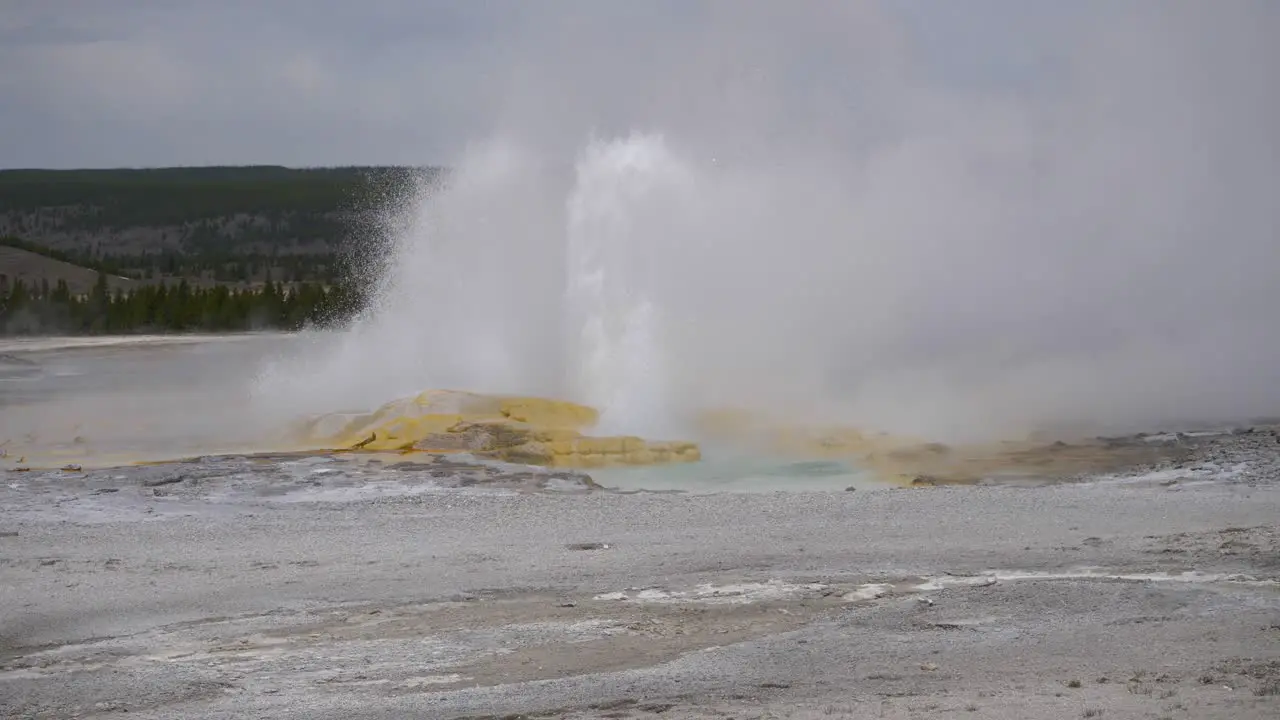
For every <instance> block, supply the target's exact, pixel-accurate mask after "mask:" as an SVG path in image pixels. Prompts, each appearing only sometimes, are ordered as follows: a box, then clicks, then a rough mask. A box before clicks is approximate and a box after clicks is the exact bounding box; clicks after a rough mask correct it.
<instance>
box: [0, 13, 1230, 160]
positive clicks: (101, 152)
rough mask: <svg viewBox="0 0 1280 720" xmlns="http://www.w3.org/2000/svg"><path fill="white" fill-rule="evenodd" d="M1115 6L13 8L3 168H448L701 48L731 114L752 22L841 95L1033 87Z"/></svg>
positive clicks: (673, 74) (677, 64)
mask: <svg viewBox="0 0 1280 720" xmlns="http://www.w3.org/2000/svg"><path fill="white" fill-rule="evenodd" d="M1241 1H1247V0H1241ZM1141 2H1147V0H1132V2H1131V3H1130V4H1134V3H1141ZM1231 2H1233V0H1227V4H1230V3H1231ZM1120 4H1122V5H1123V4H1125V3H1120ZM1148 4H1149V2H1148ZM1107 6H1108V4H1107V3H1104V2H1098V0H1080V1H1077V2H1070V3H1067V2H1059V1H1058V0H965V1H964V2H954V1H952V0H883V1H881V2H875V1H874V0H873V1H868V2H853V1H852V0H850V1H849V2H820V1H809V2H788V3H785V4H784V3H782V2H777V3H768V2H755V3H752V2H749V1H744V2H718V3H717V2H693V1H690V2H684V1H680V0H647V1H644V2H620V1H617V2H615V1H611V0H542V1H540V2H516V1H515V0H507V1H503V0H368V1H367V2H360V3H355V2H349V1H348V0H220V1H218V2H207V1H204V0H110V1H102V0H0V68H3V71H2V72H0V98H3V101H0V137H2V138H4V141H3V142H0V167H99V166H154V165H173V164H213V163H225V164H236V163H279V164H287V165H317V164H369V163H439V162H446V161H448V160H449V159H450V158H452V157H454V156H455V155H456V154H457V152H458V148H459V147H460V146H461V145H462V144H463V143H465V142H466V141H468V140H469V139H473V138H474V137H475V136H477V135H479V134H483V133H484V132H487V131H489V130H492V129H494V128H495V126H499V125H502V124H504V123H508V124H511V123H529V124H534V123H536V122H537V121H538V120H539V115H540V114H539V113H538V112H536V110H537V108H538V106H539V105H540V104H542V103H550V104H552V105H555V104H557V103H564V102H565V101H566V98H565V95H566V93H567V94H569V95H573V96H574V101H573V102H571V103H570V104H571V105H572V107H573V108H574V109H575V111H576V112H577V115H578V116H579V117H581V118H582V119H583V120H584V122H587V124H593V125H594V124H598V123H601V122H606V123H607V122H614V123H621V124H625V123H626V122H627V121H626V120H625V119H624V118H625V117H626V116H628V115H631V116H634V115H637V114H643V113H637V112H636V108H635V107H634V106H628V104H627V102H626V100H625V99H626V97H627V96H628V95H629V94H630V95H632V96H633V98H634V100H633V102H634V103H635V104H638V105H644V104H646V103H647V104H648V105H650V106H652V105H653V104H654V99H655V96H654V95H652V88H653V86H654V85H666V84H670V85H679V84H681V83H686V82H689V78H684V77H682V76H681V65H682V64H688V63H691V62H695V60H693V59H692V58H694V57H695V56H694V55H693V53H694V52H695V49H698V50H699V54H697V55H696V58H697V59H696V62H697V63H698V64H699V65H700V66H701V67H704V68H705V67H708V66H709V65H712V64H714V66H715V67H716V68H717V72H719V73H720V74H719V75H718V76H717V77H716V79H715V80H714V81H713V80H709V79H707V77H706V76H704V77H703V78H702V80H703V82H701V84H699V82H698V81H697V80H696V79H695V80H693V81H692V84H690V85H689V90H688V92H689V93H690V94H695V93H696V94H697V95H699V96H700V97H701V100H699V101H698V102H701V103H704V104H705V103H712V102H717V101H719V100H723V99H724V98H723V97H720V94H721V93H728V92H729V91H728V90H726V87H727V86H728V84H730V83H731V80H730V79H727V78H732V77H735V76H746V75H749V74H750V73H751V72H753V63H754V62H756V61H757V60H758V56H755V55H754V54H753V52H754V50H756V49H758V47H759V45H760V43H755V44H754V45H753V44H751V43H742V42H723V41H724V39H725V37H734V38H737V39H738V40H741V38H742V37H744V33H743V32H741V30H742V29H743V28H749V27H753V23H754V27H755V29H756V30H762V31H767V32H768V33H770V34H772V35H774V36H773V37H771V38H770V39H769V40H768V44H769V45H770V46H771V47H772V48H774V49H775V50H777V49H778V48H783V49H788V50H795V49H797V48H805V47H806V46H807V45H809V44H810V43H812V42H813V41H814V38H815V37H818V36H825V37H823V38H822V39H821V43H825V44H826V46H828V47H835V48H837V50H838V51H839V52H841V53H844V55H843V57H842V58H841V62H839V63H827V64H824V63H821V62H814V63H813V64H812V65H810V66H809V67H807V69H806V71H805V74H806V76H807V80H808V81H809V82H811V83H813V84H815V85H816V86H820V87H824V88H826V89H827V90H829V92H830V93H832V94H834V95H838V94H840V93H842V92H845V91H846V90H847V89H848V86H849V84H850V82H851V78H853V79H854V80H856V79H858V78H863V79H865V77H866V72H867V70H866V68H867V67H868V66H877V67H879V68H880V70H883V68H884V67H885V66H887V65H889V64H892V63H899V64H900V63H902V62H910V63H911V64H912V68H913V74H912V82H927V83H937V84H940V85H943V86H948V87H956V88H1000V89H1004V90H1011V89H1012V90H1026V89H1027V88H1035V87H1036V86H1037V85H1039V84H1042V83H1046V82H1050V81H1051V79H1052V77H1053V76H1054V73H1055V68H1056V67H1057V66H1058V65H1059V64H1060V62H1061V60H1062V57H1063V56H1064V55H1065V54H1066V53H1067V52H1068V50H1069V46H1070V41H1071V38H1072V37H1074V33H1076V31H1077V30H1079V28H1080V27H1082V26H1085V25H1087V24H1090V23H1093V24H1097V23H1099V22H1103V21H1105V20H1106V19H1107V18H1108V16H1113V15H1117V14H1119V13H1118V12H1117V11H1115V10H1107V9H1106V8H1107ZM765 16H769V17H767V18H766V17H765ZM753 18H754V19H753ZM734 28H736V30H734ZM821 43H820V44H821ZM888 44H894V45H895V47H896V49H895V51H894V53H893V54H892V57H890V55H888V54H886V53H884V52H883V51H882V50H883V48H882V47H881V46H886V45H888ZM858 47H873V48H880V49H879V50H876V51H874V52H872V53H870V54H863V55H858V54H857V53H855V52H851V50H852V49H855V48H858ZM709 57H710V58H714V61H715V62H714V63H708V62H707V58H709ZM857 66H862V67H857ZM646 68H650V69H652V71H651V72H648V73H646V72H645V69H646ZM657 68H661V70H658V69H657ZM860 73H861V74H860ZM881 76H882V75H881ZM628 82H630V83H633V84H634V85H635V92H634V93H630V92H629V91H628V90H627V88H626V87H625V85H626V83H628ZM646 93H650V94H646ZM708 95H710V96H714V97H710V98H708V97H707V96H708ZM671 97H672V95H670V94H667V95H664V98H666V99H667V100H670V99H671ZM695 105H697V103H695ZM699 107H705V105H700V106H699ZM540 118H541V120H542V121H543V122H556V123H563V122H564V119H565V118H564V115H563V114H558V115H555V116H554V117H552V116H548V115H546V114H545V113H542V114H541V116H540ZM588 121H589V122H588Z"/></svg>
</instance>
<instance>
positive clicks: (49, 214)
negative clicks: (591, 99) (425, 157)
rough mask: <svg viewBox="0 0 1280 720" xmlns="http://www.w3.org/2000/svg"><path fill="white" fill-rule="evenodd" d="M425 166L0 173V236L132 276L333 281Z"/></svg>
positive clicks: (431, 172)
mask: <svg viewBox="0 0 1280 720" xmlns="http://www.w3.org/2000/svg"><path fill="white" fill-rule="evenodd" d="M441 172H442V171H441V170H439V169H434V168H422V169H419V168H403V167H347V168H307V169H295V168H284V167H274V166H254V167H199V168H159V169H121V170H0V236H14V237H20V238H22V239H23V240H24V241H27V242H30V243H34V244H37V245H40V246H42V247H45V248H49V249H52V250H55V251H60V252H61V253H63V254H65V255H66V256H68V257H70V258H71V259H72V260H74V261H75V262H77V263H78V264H85V265H88V264H91V263H93V262H97V263H101V264H103V265H104V266H106V267H107V268H108V269H110V270H111V271H113V272H115V273H117V274H121V275H132V276H135V277H143V276H153V275H167V276H173V277H176V276H179V275H188V276H199V277H208V278H210V279H216V280H222V281H253V280H259V281H261V280H263V279H265V277H266V275H267V274H268V272H269V271H274V275H275V276H276V277H277V278H279V277H280V275H281V274H283V275H285V276H286V277H287V278H288V279H292V280H298V281H300V280H306V279H325V280H328V281H332V280H333V279H334V278H335V274H336V271H337V268H336V261H335V257H336V256H338V255H339V254H340V253H341V252H342V251H343V250H344V249H345V248H346V247H348V246H350V244H351V241H352V239H358V238H362V237H364V236H365V235H367V233H368V231H369V230H370V229H371V227H372V224H371V223H372V221H373V219H374V218H375V216H376V214H377V213H378V212H379V210H380V208H382V207H383V206H385V204H386V202H387V201H388V200H389V199H392V198H394V197H395V196H396V195H397V194H398V193H399V192H401V191H402V190H403V189H404V188H406V187H407V186H408V184H409V183H410V182H411V181H412V179H413V178H414V177H415V176H424V177H426V178H428V179H430V178H435V177H438V176H439V175H440V174H441Z"/></svg>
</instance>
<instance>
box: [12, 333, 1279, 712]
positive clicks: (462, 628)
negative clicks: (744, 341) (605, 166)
mask: <svg viewBox="0 0 1280 720" xmlns="http://www.w3.org/2000/svg"><path fill="white" fill-rule="evenodd" d="M135 360H137V358H135ZM11 364H12V365H14V367H17V365H19V364H20V363H16V362H12V363H11ZM54 365H57V363H54ZM48 366H49V357H48V356H44V357H43V361H42V367H46V368H47V367H48ZM59 367H62V366H59ZM28 369H29V366H28ZM64 369H65V367H64ZM13 377H17V374H16V371H14V374H13ZM66 377H71V376H70V375H67V376H66ZM122 377H123V376H122ZM23 382H25V381H23ZM13 384H15V385H16V384H18V381H15V383H13ZM8 392H10V394H11V397H12V396H13V393H14V392H16V391H14V390H13V388H12V387H10V388H9V389H8ZM24 402H28V403H35V400H33V399H32V398H30V397H27V398H26V400H24ZM35 406H36V405H35V404H29V405H27V407H35ZM21 407H24V406H22V405H12V406H8V407H6V408H5V409H4V416H5V418H6V419H7V420H9V421H12V420H13V418H14V417H15V413H14V410H15V409H16V408H21ZM1153 442H1154V443H1165V442H1168V443H1171V444H1172V445H1174V446H1176V447H1178V448H1181V453H1180V455H1179V456H1178V457H1177V458H1175V459H1167V460H1157V461H1156V462H1154V463H1152V464H1147V465H1131V466H1128V467H1123V468H1113V470H1112V471H1110V472H1107V473H1105V474H1093V475H1087V476H1075V477H1072V478H1070V479H1068V480H1067V481H1063V482H1055V483H1049V484H1044V483H1030V484H1028V483H1018V484H1006V483H995V484H980V485H968V486H951V487H946V486H939V487H919V488H893V487H887V486H886V487H883V488H882V489H874V488H869V487H860V488H859V489H857V490H856V491H853V492H846V491H843V490H833V491H824V492H818V491H805V492H798V491H789V492H783V491H778V492H758V491H757V492H751V493H735V492H717V493H705V492H704V493H669V492H661V493H659V492H626V493H623V492H612V491H609V490H606V489H601V488H599V487H598V486H596V485H595V484H594V483H593V482H592V481H591V480H590V479H589V477H588V476H587V475H586V474H584V473H583V472H581V471H572V470H549V469H542V468H533V467H527V466H518V465H504V464H497V463H490V464H481V463H478V462H476V461H473V460H470V459H468V458H467V457H466V456H461V457H459V456H453V457H444V456H437V455H418V456H411V457H383V456H358V455H350V454H348V455H321V456H314V457H306V456H265V457H234V456H229V457H228V456H224V457H206V458H202V459H197V460H191V461H187V462H178V463H168V464H157V465H149V466H133V467H125V468H115V469H111V468H106V469H86V470H84V471H81V472H74V471H40V470H31V471H28V472H13V467H14V463H13V458H6V459H5V460H4V462H5V463H6V467H7V468H8V469H9V471H8V472H6V474H5V475H4V476H3V484H2V485H0V716H3V717H49V718H65V717H104V718H105V717H129V718H171V717H203V718H240V717H273V718H382V717H385V718H402V717H430V718H504V717H513V718H514V717H538V718H544V717H545V718H600V717H609V718H636V719H641V718H650V717H659V716H661V717H662V718H664V719H665V718H728V717H738V718H757V717H776V718H828V717H837V718H838V717H850V718H862V717H877V718H879V717H884V718H908V717H947V716H952V715H958V716H960V717H974V718H1019V719H1032V720H1034V719H1037V718H1072V717H1101V718H1104V719H1105V718H1153V717H1173V718H1240V719H1248V718H1258V719H1262V718H1274V717H1276V716H1277V713H1280V524H1278V523H1277V518H1280V482H1277V480H1278V479H1280V457H1278V452H1280V442H1277V438H1276V435H1275V434H1274V432H1273V431H1272V428H1271V427H1269V426H1258V427H1255V428H1252V429H1251V431H1249V432H1246V431H1243V430H1241V431H1237V432H1234V433H1233V432H1226V433H1203V434H1192V435H1185V436H1182V437H1170V438H1156V439H1155V440H1152V439H1147V438H1128V439H1117V440H1114V441H1113V444H1117V445H1119V446H1127V445H1144V444H1150V443H1153ZM588 472H590V471H588ZM756 489H757V490H759V488H756ZM126 713H127V714H126Z"/></svg>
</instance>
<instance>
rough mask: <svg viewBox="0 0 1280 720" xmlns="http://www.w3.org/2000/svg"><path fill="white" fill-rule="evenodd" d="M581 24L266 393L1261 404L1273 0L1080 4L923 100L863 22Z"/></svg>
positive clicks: (855, 18)
mask: <svg viewBox="0 0 1280 720" xmlns="http://www.w3.org/2000/svg"><path fill="white" fill-rule="evenodd" d="M591 7H592V6H582V7H580V8H579V10H581V11H582V12H579V13H567V14H566V15H565V17H569V16H570V15H572V17H573V21H572V22H569V21H567V20H565V19H564V18H562V17H551V18H547V17H544V18H542V19H541V20H539V21H538V22H537V23H536V24H531V25H530V28H529V31H528V33H527V38H526V42H525V44H524V45H522V46H520V47H517V48H515V49H513V51H512V52H513V53H514V54H515V55H516V56H517V57H518V62H517V63H515V65H514V66H513V67H514V68H515V69H514V70H513V71H512V74H511V78H512V85H511V88H510V91H509V92H507V93H506V97H507V99H508V102H507V103H506V104H505V106H504V108H505V109H504V111H503V113H501V114H500V115H499V116H497V117H496V118H493V122H492V126H491V127H492V131H491V132H486V133H484V135H485V136H487V138H488V139H486V138H485V137H481V138H478V142H477V144H476V145H474V146H473V147H471V148H468V150H467V152H466V153H464V154H463V155H462V156H461V157H460V158H459V159H458V162H457V163H456V164H455V167H456V168H457V173H456V175H455V176H454V177H453V178H451V181H450V183H449V185H448V187H447V188H445V189H443V190H433V191H427V190H423V191H422V192H421V197H420V201H419V202H418V203H416V205H415V206H414V209H413V211H412V213H411V214H410V215H408V216H402V217H401V219H402V220H403V219H406V218H407V222H405V223H404V227H403V228H401V229H400V230H399V231H397V232H398V234H397V245H396V249H395V254H394V259H393V261H392V262H391V263H390V267H391V270H390V271H389V275H388V276H387V277H386V278H385V279H386V283H385V287H384V289H383V291H382V292H381V294H380V297H379V300H378V303H377V305H376V306H375V308H374V311H373V312H371V313H370V316H369V317H367V318H365V319H364V320H363V321H362V322H361V323H359V324H358V325H357V326H355V327H353V328H352V329H351V330H350V331H349V332H347V333H345V334H343V335H342V336H341V337H338V338H334V339H329V340H325V341H324V344H323V347H321V348H318V349H317V351H316V352H315V353H314V354H313V356H312V357H311V358H310V360H309V361H308V362H307V363H306V364H301V365H290V366H289V367H287V368H285V369H284V371H283V372H278V373H276V374H275V375H274V376H273V379H272V381H271V386H272V387H271V392H269V393H267V394H265V395H264V397H266V398H269V400H270V403H269V404H273V405H276V406H287V407H289V408H290V410H291V411H316V410H333V409H338V408H340V407H354V408H368V407H372V406H376V405H378V404H380V403H381V402H384V401H386V400H389V399H391V398H393V397H397V396H403V395H407V394H411V393H415V392H418V391H420V390H422V389H425V388H429V387H454V388H464V389H471V390H477V391H493V392H528V393H538V394H548V395H558V396H563V397H570V398H574V399H578V400H582V401H585V402H589V403H592V404H596V405H598V406H600V407H601V409H602V410H604V412H605V418H606V421H607V424H608V425H610V426H611V428H612V429H616V430H621V431H639V432H643V433H647V434H650V435H654V434H658V435H661V434H673V433H676V432H679V431H680V427H681V423H682V421H683V419H684V418H685V417H686V414H687V412H688V411H691V410H694V409H697V408H703V407H722V406H733V407H742V406H746V407H753V406H756V407H769V408H781V409H784V410H785V411H786V412H789V413H792V414H794V415H795V416H797V417H805V418H811V419H818V418H822V419H828V420H839V421H842V422H848V423H850V424H854V425H859V426H866V427H873V428H878V429H884V430H889V431H898V432H910V433H922V434H925V435H928V436H932V437H936V438H939V439H958V438H974V437H981V436H992V435H996V436H1009V435H1015V436H1022V435H1024V434H1025V433H1026V432H1028V431H1031V430H1039V429H1046V428H1048V429H1052V428H1061V427H1075V426H1083V427H1087V428H1089V429H1091V430H1095V429H1096V430H1098V431H1100V430H1114V429H1122V428H1132V427H1146V426H1150V425H1154V424H1159V423H1165V422H1176V421H1181V420H1190V419H1217V418H1227V417H1239V416H1249V415H1261V414H1277V413H1280V362H1278V361H1277V358H1280V323H1277V322H1276V321H1275V319H1274V313H1275V312H1276V308H1277V307H1280V283H1277V282H1276V279H1275V278H1276V275H1277V272H1278V268H1280V202H1277V201H1276V194H1277V188H1280V145H1278V143H1277V139H1276V138H1277V128H1280V83H1278V82H1276V80H1275V77H1274V74H1275V72H1274V68H1277V67H1280V49H1277V48H1278V47H1280V46H1276V45H1275V43H1274V42H1273V40H1272V37H1273V35H1274V33H1275V31H1276V30H1277V29H1280V22H1278V20H1277V17H1278V15H1280V10H1278V9H1277V7H1276V6H1274V5H1272V4H1269V3H1265V2H1249V1H1247V0H1239V1H1233V2H1224V3H1206V2H1160V3H1140V2H1133V3H1125V4H1123V10H1118V9H1116V6H1099V7H1100V8H1101V7H1109V8H1111V9H1109V10H1103V9H1099V10H1097V13H1098V14H1097V16H1096V17H1095V18H1094V21H1093V22H1090V23H1086V24H1085V25H1086V26H1087V27H1086V29H1085V31H1082V32H1080V34H1079V35H1078V36H1075V37H1072V38H1071V39H1070V42H1068V43H1066V44H1065V45H1064V47H1067V48H1069V50H1070V51H1069V52H1067V53H1065V54H1064V55H1063V57H1061V58H1059V60H1060V62H1058V63H1057V64H1056V65H1054V66H1053V68H1054V70H1053V71H1051V72H1050V71H1045V76H1044V79H1043V81H1042V83H1041V85H1039V86H1037V87H1035V88H1034V89H1032V90H1031V91H1021V92H1013V91H1007V92H1002V91H1000V90H993V89H990V88H984V89H976V87H969V86H956V85H954V84H951V85H947V84H945V83H943V82H942V81H939V80H936V79H933V78H934V77H935V76H934V75H933V74H931V73H930V72H929V71H928V68H927V67H926V66H925V64H924V63H923V61H922V56H921V52H922V48H920V47H917V46H913V44H912V37H911V34H910V33H909V32H907V31H906V30H903V29H902V28H900V27H899V25H898V24H897V23H896V21H895V20H894V19H893V16H892V15H890V14H889V13H887V12H885V11H884V10H883V9H882V7H881V5H880V4H877V3H870V2H868V3H798V4H792V3H788V4H785V8H786V9H785V12H784V9H783V8H784V4H782V3H727V4H726V3H706V4H698V5H696V6H695V5H693V4H688V5H687V7H689V8H694V7H696V10H693V9H691V10H688V13H689V15H690V19H689V22H688V23H687V24H684V25H681V26H679V30H673V29H672V28H671V27H669V26H657V25H650V24H646V23H644V22H641V21H640V20H639V19H637V18H630V17H624V15H626V13H625V12H624V11H622V10H620V9H619V7H618V6H616V5H612V4H605V5H601V6H600V7H601V8H603V9H599V10H591V9H590V8H591ZM633 21H634V22H633ZM427 120H428V121H429V119H427Z"/></svg>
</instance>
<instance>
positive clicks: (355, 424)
mask: <svg viewBox="0 0 1280 720" xmlns="http://www.w3.org/2000/svg"><path fill="white" fill-rule="evenodd" d="M598 419H599V415H598V413H597V412H596V411H595V410H594V409H592V408H589V407H586V406H583V405H578V404H576V403H571V402H566V401H563V400H552V399H547V398H538V397H523V396H504V395H482V394H478V393H467V392H459V391H453V390H429V391H427V392H424V393H421V394H419V395H417V396H415V397H412V398H405V399H402V400H395V401H392V402H389V403H387V404H386V405H383V406H382V407H380V408H378V409H377V410H375V411H373V412H372V413H334V414H329V415H324V416H321V417H318V418H315V419H313V420H311V421H310V422H308V423H306V424H305V425H304V426H303V427H302V428H301V429H300V433H299V434H300V438H299V441H300V442H301V443H302V444H303V445H307V446H310V447H323V448H327V449H345V450H359V451H366V452H387V451H400V452H413V451H419V452H442V453H448V452H468V453H472V454H476V455H481V456H486V457H492V458H496V459H500V460H506V461H509V462H520V463H527V464H535V465H547V466H554V467H583V468H592V467H607V466H614V465H649V464H656V463H669V462H693V461H696V460H699V459H700V458H701V454H700V452H699V450H698V446H697V445H696V444H694V443H690V442H666V441H651V440H644V439H641V438H638V437H594V436H589V435H586V434H584V431H588V430H590V429H591V427H592V426H594V425H595V423H596V421H597V420H598Z"/></svg>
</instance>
